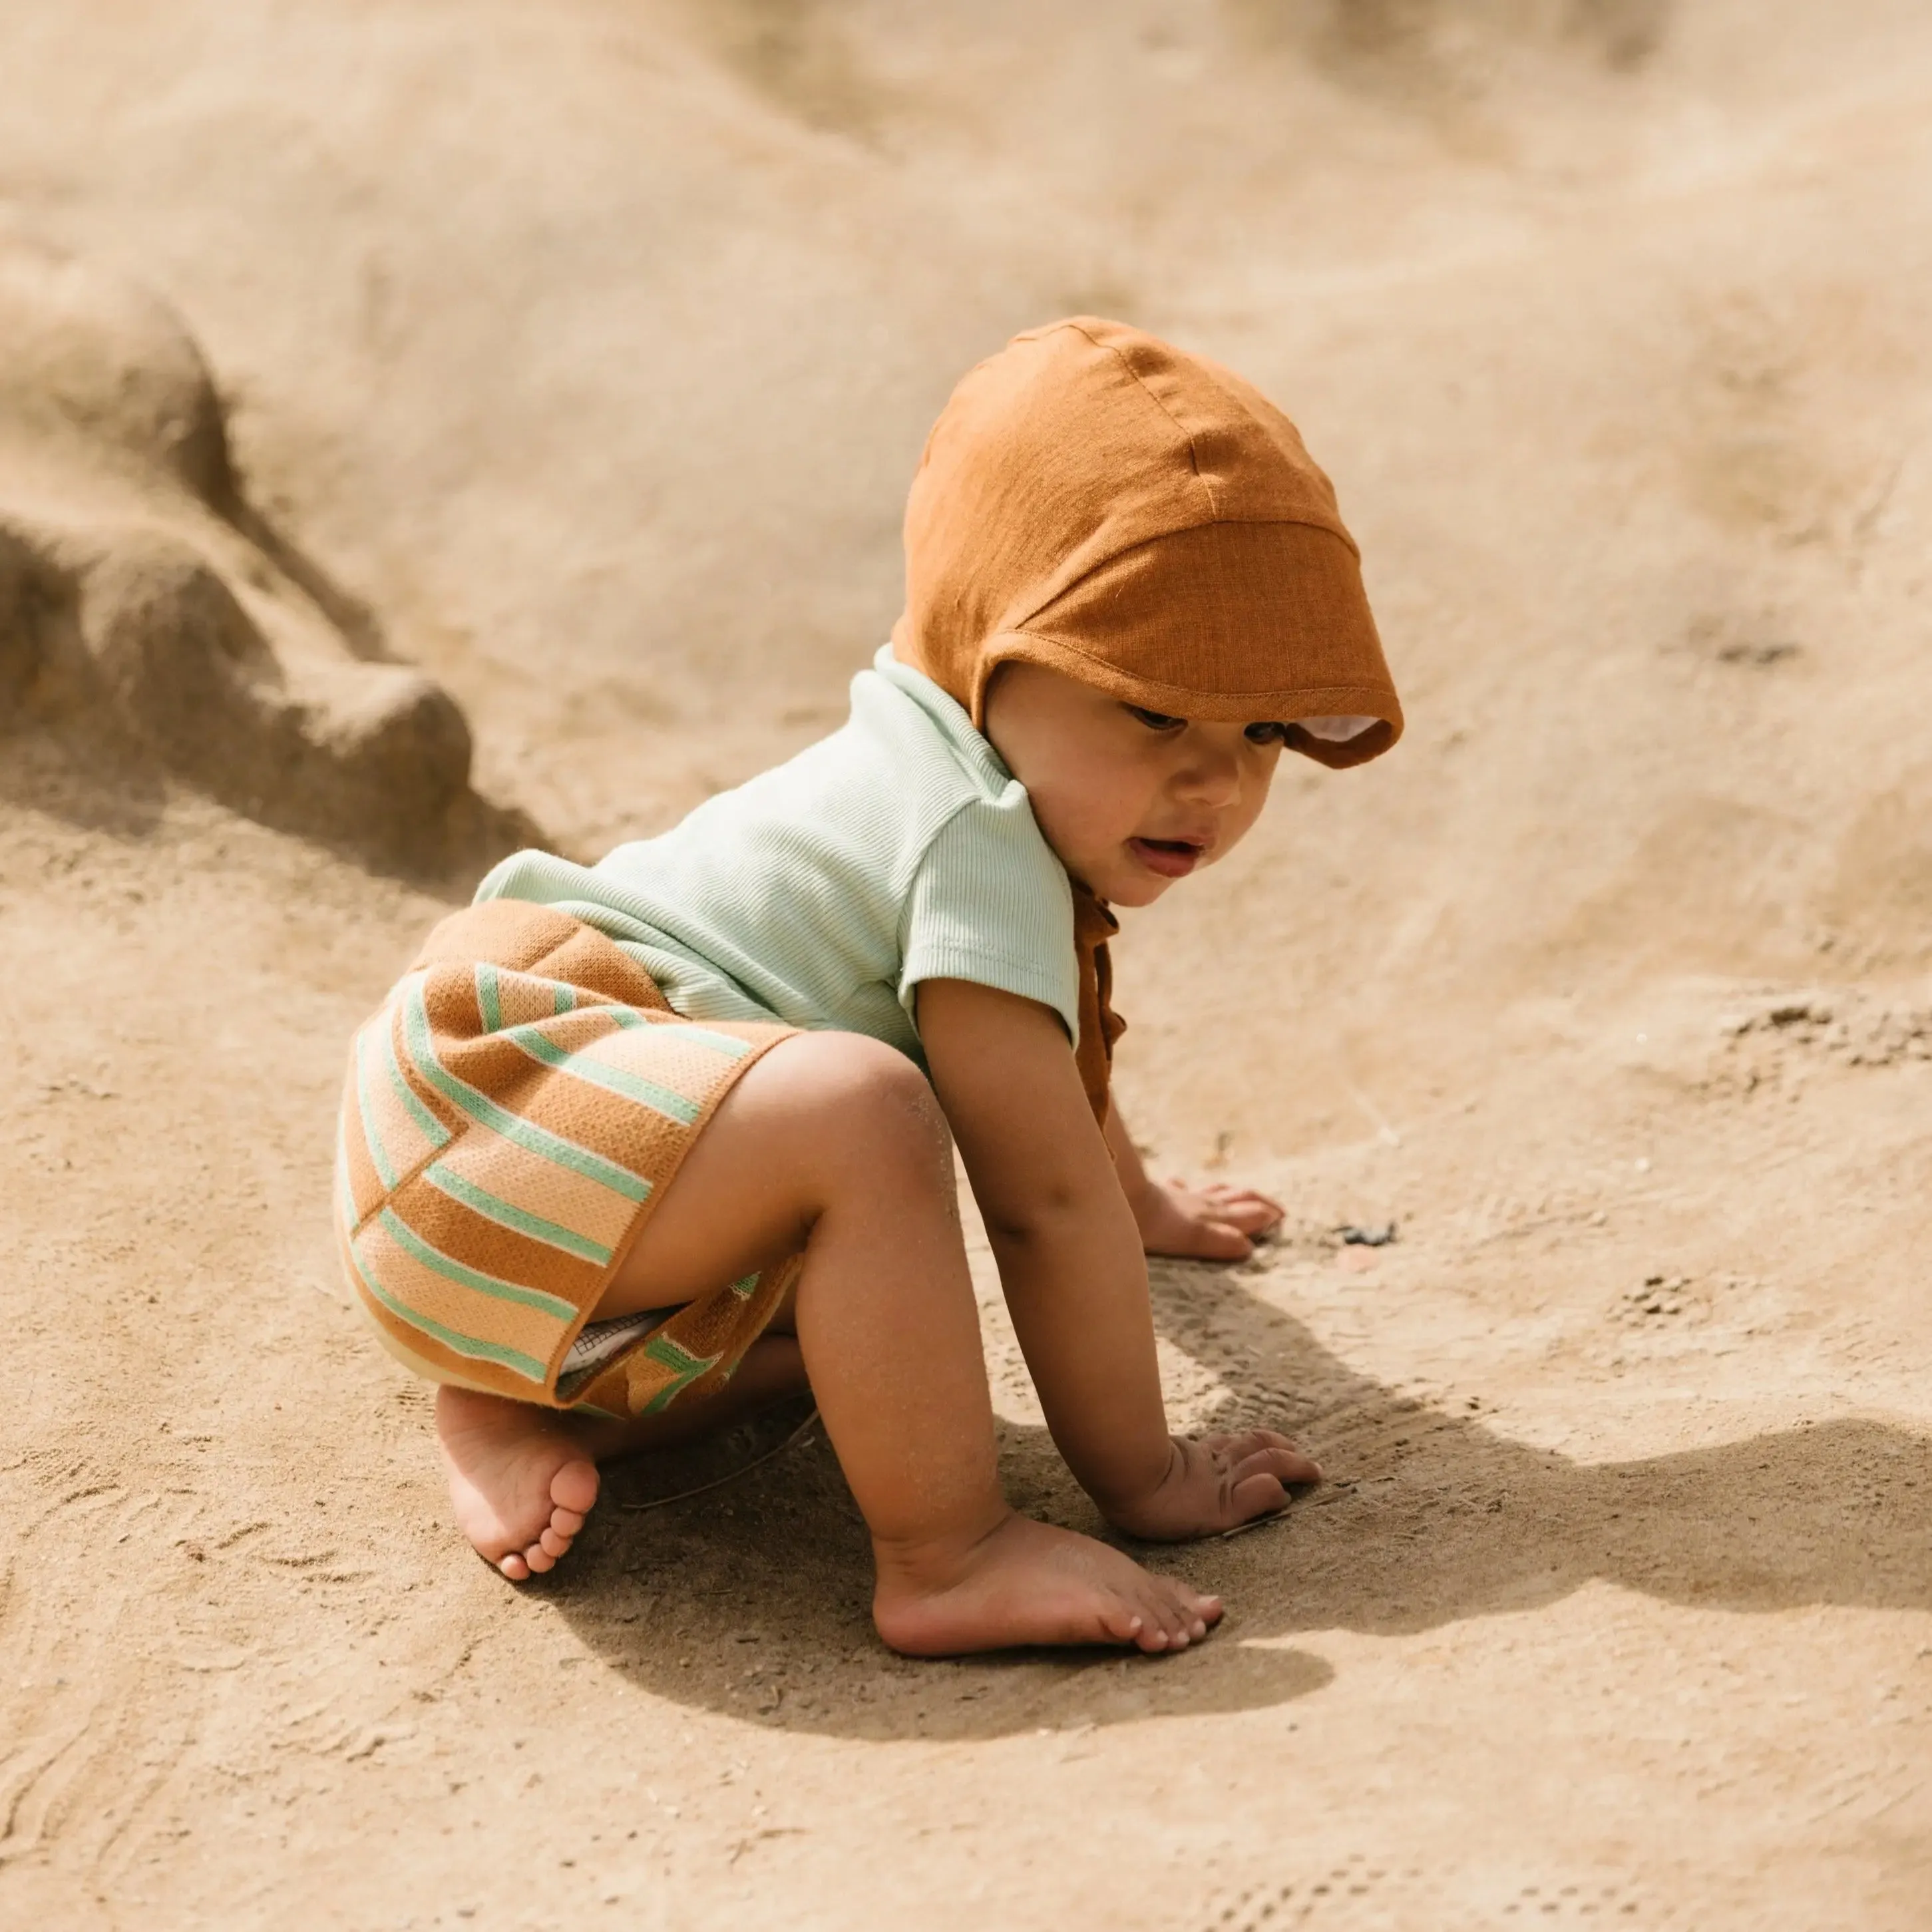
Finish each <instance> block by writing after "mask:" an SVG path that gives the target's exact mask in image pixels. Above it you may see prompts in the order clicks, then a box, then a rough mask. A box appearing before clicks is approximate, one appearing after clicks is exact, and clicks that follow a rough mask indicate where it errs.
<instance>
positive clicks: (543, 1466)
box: [436, 1387, 597, 1583]
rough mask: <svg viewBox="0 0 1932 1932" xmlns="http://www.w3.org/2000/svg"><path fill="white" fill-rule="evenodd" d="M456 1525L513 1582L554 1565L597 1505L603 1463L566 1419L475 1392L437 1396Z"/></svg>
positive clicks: (447, 1391)
mask: <svg viewBox="0 0 1932 1932" xmlns="http://www.w3.org/2000/svg"><path fill="white" fill-rule="evenodd" d="M436 1433H437V1440H438V1441H439V1442H440V1443H441V1444H442V1445H443V1462H444V1464H445V1466H446V1467H447V1468H448V1469H449V1500H450V1502H451V1504H452V1505H453V1506H454V1508H455V1511H456V1522H457V1527H458V1529H460V1530H461V1531H462V1532H463V1535H465V1536H466V1537H468V1538H469V1541H471V1542H472V1543H473V1544H475V1546H476V1549H477V1551H478V1554H480V1555H481V1556H483V1557H484V1558H485V1559H487V1561H489V1562H491V1563H493V1564H494V1565H496V1568H498V1569H499V1570H500V1571H502V1573H503V1574H504V1575H505V1577H508V1578H509V1579H510V1580H511V1582H512V1583H522V1582H523V1580H524V1579H525V1578H526V1577H530V1576H532V1575H540V1574H541V1573H542V1572H543V1571H546V1570H549V1569H552V1568H554V1567H555V1566H556V1560H557V1559H558V1558H559V1556H563V1555H564V1554H565V1553H566V1552H567V1551H568V1550H569V1548H570V1546H571V1541H572V1539H573V1538H574V1537H575V1536H576V1535H577V1532H578V1531H579V1530H580V1529H582V1528H583V1518H584V1515H585V1513H586V1511H588V1510H589V1508H590V1506H591V1505H592V1503H594V1502H595V1501H596V1500H597V1466H596V1464H595V1463H593V1462H592V1460H590V1457H589V1455H588V1454H586V1452H585V1451H584V1449H583V1447H582V1445H580V1443H579V1442H577V1439H576V1438H575V1436H573V1435H571V1433H569V1430H568V1425H567V1424H565V1422H564V1421H563V1420H562V1418H561V1417H560V1416H557V1415H553V1414H552V1413H551V1412H550V1411H549V1410H547V1409H537V1408H533V1407H532V1406H530V1405H529V1403H520V1402H505V1401H504V1400H502V1398H501V1397H497V1396H493V1395H479V1394H477V1393H476V1392H475V1391H474V1390H472V1389H460V1388H448V1387H444V1388H439V1389H438V1390H437V1392H436Z"/></svg>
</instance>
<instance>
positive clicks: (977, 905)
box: [898, 782, 1080, 1046]
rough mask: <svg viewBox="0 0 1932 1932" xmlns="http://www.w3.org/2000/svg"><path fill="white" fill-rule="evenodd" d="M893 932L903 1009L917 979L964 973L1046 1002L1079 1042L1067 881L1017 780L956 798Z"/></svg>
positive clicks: (910, 1001) (909, 1005)
mask: <svg viewBox="0 0 1932 1932" xmlns="http://www.w3.org/2000/svg"><path fill="white" fill-rule="evenodd" d="M900 937H901V966H900V971H899V986H898V995H899V1004H901V1006H903V1007H904V1008H905V1010H906V1012H907V1014H908V1016H910V1015H912V1014H913V1010H914V1007H913V995H914V993H915V991H916V989H917V987H918V986H919V983H920V981H922V980H970V981H971V982H972V983H974V985H975V986H995V987H998V989H999V990H1000V991H1001V992H1005V993H1015V994H1017V995H1019V997H1020V998H1022V999H1027V1000H1037V1001H1039V1003H1040V1004H1041V1005H1042V1006H1043V1007H1051V1008H1052V1010H1054V1012H1055V1013H1058V1015H1059V1016H1060V1017H1061V1022H1062V1023H1063V1024H1064V1025H1065V1027H1066V1028H1067V1039H1068V1040H1070V1042H1072V1043H1073V1044H1074V1045H1075V1046H1078V1045H1079V1037H1080V971H1079V962H1078V960H1077V959H1076V957H1075V954H1074V950H1073V889H1072V887H1071V886H1070V885H1069V883H1068V882H1067V873H1066V870H1065V868H1064V867H1063V866H1062V865H1061V862H1060V861H1059V860H1058V859H1057V858H1055V856H1054V855H1053V850H1052V847H1050V846H1049V844H1047V842H1046V840H1045V839H1044V838H1042V837H1041V836H1040V827H1039V826H1037V824H1036V823H1034V816H1033V808H1032V807H1031V805H1029V804H1028V802H1027V796H1026V791H1025V787H1023V786H1022V785H1020V784H1018V783H1017V782H1016V783H1013V784H1009V785H1008V786H1007V790H1006V792H1005V794H1004V796H1002V797H1001V798H999V799H986V798H981V799H974V800H973V801H971V802H970V803H968V804H967V805H963V806H962V808H960V809H959V811H957V812H956V813H955V814H953V817H951V818H950V819H948V820H947V822H946V823H945V825H944V826H942V827H941V829H940V831H939V832H938V834H937V835H936V836H935V838H933V840H932V842H931V844H929V845H928V846H927V847H926V852H925V854H924V856H922V859H921V860H920V862H919V868H918V870H917V871H916V873H915V874H913V881H912V886H911V889H910V891H909V892H908V893H907V896H906V903H905V911H904V918H903V919H902V920H901V929H900Z"/></svg>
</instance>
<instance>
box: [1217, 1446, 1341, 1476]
mask: <svg viewBox="0 0 1932 1932" xmlns="http://www.w3.org/2000/svg"><path fill="white" fill-rule="evenodd" d="M1257 1475H1268V1476H1272V1477H1273V1478H1274V1479H1275V1481H1277V1482H1279V1483H1319V1481H1321V1480H1322V1466H1321V1464H1320V1463H1318V1462H1316V1460H1314V1458H1313V1457H1310V1456H1304V1454H1302V1453H1301V1451H1300V1450H1299V1449H1257V1450H1256V1451H1255V1452H1254V1453H1253V1454H1252V1455H1249V1456H1244V1457H1242V1458H1241V1460H1240V1461H1239V1462H1238V1463H1236V1464H1235V1467H1234V1471H1233V1476H1232V1480H1233V1481H1235V1483H1236V1484H1241V1483H1244V1482H1246V1481H1247V1480H1248V1479H1249V1478H1250V1477H1253V1476H1257Z"/></svg>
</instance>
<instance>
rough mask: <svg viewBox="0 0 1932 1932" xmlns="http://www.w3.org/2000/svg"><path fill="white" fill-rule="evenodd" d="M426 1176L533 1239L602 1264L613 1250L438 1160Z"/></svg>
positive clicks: (470, 1205)
mask: <svg viewBox="0 0 1932 1932" xmlns="http://www.w3.org/2000/svg"><path fill="white" fill-rule="evenodd" d="M422 1178H424V1180H425V1181H428V1183H429V1184H430V1185H431V1187H438V1188H440V1189H441V1190H443V1193H446V1194H447V1195H448V1196H449V1198H450V1199H452V1201H460V1202H462V1203H463V1206H464V1207H466V1208H470V1209H472V1210H473V1211H475V1213H477V1214H481V1216H482V1217H483V1218H484V1220H486V1221H494V1222H496V1223H498V1224H499V1226H502V1227H505V1228H514V1229H515V1230H516V1231H517V1233H518V1234H520V1235H529V1238H530V1239H531V1240H532V1241H542V1242H544V1243H545V1244H547V1245H548V1246H549V1247H553V1248H561V1249H562V1250H563V1251H564V1253H565V1254H567V1255H575V1256H577V1258H578V1259H580V1260H582V1261H586V1262H598V1263H599V1264H601V1263H602V1262H607V1261H608V1260H609V1259H610V1250H609V1249H608V1248H607V1247H601V1245H599V1244H598V1243H597V1242H595V1241H591V1240H590V1239H589V1238H587V1237H586V1236H585V1235H580V1234H577V1233H575V1232H573V1231H572V1230H571V1229H568V1228H565V1227H562V1226H559V1224H558V1223H556V1222H555V1221H546V1220H544V1218H543V1217H542V1216H541V1214H530V1213H529V1211H527V1210H526V1209H524V1208H519V1207H517V1205H515V1203H514V1202H509V1201H505V1199H503V1198H502V1196H500V1195H496V1194H492V1193H490V1190H488V1189H487V1187H478V1186H477V1184H475V1181H471V1180H469V1179H467V1178H466V1177H465V1176H463V1175H460V1174H458V1173H457V1172H455V1170H454V1169H452V1168H450V1167H449V1166H446V1165H445V1164H444V1163H443V1162H441V1161H437V1162H436V1163H434V1165H433V1166H429V1167H426V1168H425V1169H423V1172H422Z"/></svg>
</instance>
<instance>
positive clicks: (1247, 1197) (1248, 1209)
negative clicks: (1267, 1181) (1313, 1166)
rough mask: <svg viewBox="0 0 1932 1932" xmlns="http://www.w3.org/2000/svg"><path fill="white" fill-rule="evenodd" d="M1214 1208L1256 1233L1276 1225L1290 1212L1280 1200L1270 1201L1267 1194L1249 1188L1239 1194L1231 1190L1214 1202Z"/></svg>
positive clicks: (1228, 1218) (1225, 1217)
mask: <svg viewBox="0 0 1932 1932" xmlns="http://www.w3.org/2000/svg"><path fill="white" fill-rule="evenodd" d="M1214 1209H1215V1212H1216V1213H1217V1214H1220V1216H1221V1217H1223V1219H1224V1220H1230V1221H1233V1222H1235V1223H1237V1224H1238V1226H1241V1227H1243V1228H1246V1229H1248V1230H1249V1231H1250V1232H1251V1233H1255V1234H1259V1232H1261V1230H1262V1229H1264V1228H1272V1227H1274V1226H1276V1225H1277V1223H1280V1221H1281V1220H1283V1218H1284V1217H1286V1214H1287V1213H1288V1210H1287V1209H1286V1208H1284V1207H1283V1206H1282V1205H1281V1203H1280V1202H1278V1201H1271V1200H1270V1199H1268V1196H1266V1195H1265V1194H1256V1193H1254V1192H1253V1190H1249V1189H1244V1190H1242V1191H1241V1193H1238V1194H1237V1193H1233V1192H1232V1190H1231V1191H1230V1192H1229V1194H1228V1195H1227V1196H1226V1197H1224V1198H1223V1199H1220V1200H1217V1202H1215V1203H1214Z"/></svg>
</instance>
